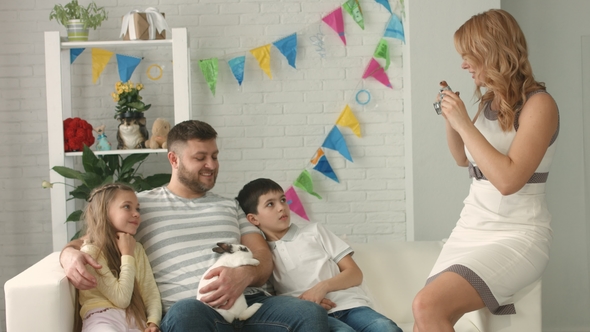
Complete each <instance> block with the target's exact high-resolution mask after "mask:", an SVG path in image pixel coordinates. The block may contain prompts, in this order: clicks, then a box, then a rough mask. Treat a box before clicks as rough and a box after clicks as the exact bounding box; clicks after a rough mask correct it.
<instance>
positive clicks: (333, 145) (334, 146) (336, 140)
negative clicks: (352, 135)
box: [322, 126, 352, 161]
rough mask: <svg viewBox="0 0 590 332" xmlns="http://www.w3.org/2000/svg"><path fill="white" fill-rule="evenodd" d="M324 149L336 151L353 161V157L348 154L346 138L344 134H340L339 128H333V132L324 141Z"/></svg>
mask: <svg viewBox="0 0 590 332" xmlns="http://www.w3.org/2000/svg"><path fill="white" fill-rule="evenodd" d="M322 147H323V148H328V149H331V150H336V151H338V152H340V154H341V155H342V156H343V157H344V158H346V159H348V160H350V161H352V157H351V156H350V152H348V147H347V146H346V141H345V140H344V136H342V133H341V132H340V130H338V127H336V126H334V127H333V128H332V130H331V131H330V133H329V134H328V137H326V140H324V143H323V144H322Z"/></svg>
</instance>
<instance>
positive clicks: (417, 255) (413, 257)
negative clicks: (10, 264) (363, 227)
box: [4, 241, 541, 332]
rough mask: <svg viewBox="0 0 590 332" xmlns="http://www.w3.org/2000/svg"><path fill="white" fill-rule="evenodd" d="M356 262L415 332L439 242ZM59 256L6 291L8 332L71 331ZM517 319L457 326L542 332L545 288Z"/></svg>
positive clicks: (376, 250)
mask: <svg viewBox="0 0 590 332" xmlns="http://www.w3.org/2000/svg"><path fill="white" fill-rule="evenodd" d="M352 247H353V249H354V250H355V254H354V256H353V257H354V259H355V261H356V262H357V263H358V265H359V266H360V267H361V269H362V270H363V273H364V280H365V284H366V286H367V288H368V291H369V293H370V294H371V296H372V297H373V298H374V300H375V305H376V309H377V310H378V311H380V312H381V313H383V314H385V315H386V316H388V317H390V318H391V319H393V320H394V321H395V322H396V323H397V324H398V325H399V326H400V327H401V328H402V329H403V330H404V331H406V332H411V331H412V326H413V316H412V308H411V305H412V300H413V298H414V296H415V295H416V293H417V292H418V290H420V288H422V286H423V285H424V282H425V280H426V277H427V276H428V273H429V272H430V268H431V267H432V265H433V264H434V261H435V260H436V258H437V256H438V253H439V252H440V250H441V248H442V242H439V241H417V242H392V243H371V244H367V243H364V244H352ZM58 257H59V253H57V252H55V253H52V254H50V255H48V256H47V257H45V258H44V259H42V260H41V261H39V262H37V263H36V264H35V265H33V266H32V267H30V268H28V269H27V270H25V271H23V272H22V273H20V274H19V275H17V276H16V277H14V278H12V279H10V280H8V281H7V282H6V284H5V285H4V292H5V299H6V326H7V331H8V332H24V331H44V332H67V331H71V330H72V325H73V318H74V305H73V302H74V291H73V287H72V286H71V285H70V283H69V282H68V280H67V278H66V277H65V275H64V272H63V270H62V268H61V267H60V265H59V262H58ZM515 301H516V302H515V306H516V311H517V314H516V315H509V316H493V315H491V314H490V313H489V311H488V310H487V309H485V308H484V309H482V310H479V311H476V312H472V313H469V314H467V315H465V316H463V318H461V320H460V321H459V322H458V323H457V324H456V325H455V329H456V331H459V332H472V331H473V332H476V331H479V332H488V331H489V332H491V331H494V332H497V331H498V332H499V331H502V332H508V331H514V332H516V331H518V332H522V331H527V332H541V282H540V281H538V282H536V283H534V284H532V285H530V286H529V287H527V288H526V289H524V290H522V291H521V292H520V293H518V294H517V295H516V297H515Z"/></svg>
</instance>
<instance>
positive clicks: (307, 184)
mask: <svg viewBox="0 0 590 332" xmlns="http://www.w3.org/2000/svg"><path fill="white" fill-rule="evenodd" d="M293 184H294V185H295V187H299V188H301V189H303V190H305V191H306V192H307V193H308V194H310V195H313V196H315V197H317V198H318V199H322V196H320V194H318V193H316V192H315V191H313V180H312V179H311V174H309V172H308V171H307V170H303V172H301V174H299V176H298V177H297V180H295V182H293Z"/></svg>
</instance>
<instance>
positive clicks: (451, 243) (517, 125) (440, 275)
mask: <svg viewBox="0 0 590 332" xmlns="http://www.w3.org/2000/svg"><path fill="white" fill-rule="evenodd" d="M454 39H455V48H456V49H457V52H458V53H459V54H460V55H461V57H462V58H463V63H462V64H461V68H463V69H466V70H467V71H469V73H470V74H471V75H472V78H473V80H474V82H475V86H476V90H475V94H476V96H477V97H478V99H479V107H478V112H477V114H476V115H475V117H474V118H473V119H470V117H469V115H468V113H467V110H466V109H465V105H464V103H463V101H462V100H461V98H460V97H459V96H458V94H455V93H453V92H452V91H443V92H442V100H440V101H441V107H442V116H443V118H444V119H445V124H446V132H447V143H448V145H449V149H450V151H451V154H452V155H453V158H455V161H456V162H457V164H458V165H459V166H462V167H469V174H470V176H471V177H473V181H472V183H471V186H470V190H469V195H468V196H467V198H466V199H465V201H464V203H465V206H464V207H463V210H462V211H461V215H460V218H459V221H458V222H457V224H456V226H455V228H454V229H453V231H452V233H451V236H450V237H449V239H448V241H447V242H446V243H445V245H444V247H443V249H442V251H441V254H440V256H439V258H438V260H437V261H436V263H435V265H434V267H433V268H432V271H431V272H430V276H429V278H428V280H427V283H426V286H425V287H424V288H423V289H422V290H421V291H420V292H419V293H418V294H417V295H416V298H415V299H414V303H413V305H412V309H413V312H414V318H415V325H414V332H424V331H427V332H433V331H453V326H454V324H455V323H456V322H457V320H459V318H461V316H462V315H463V314H465V313H467V312H470V311H473V310H477V309H480V308H483V307H487V308H488V309H489V310H490V311H491V312H492V313H493V314H496V315H507V314H514V313H515V310H516V311H518V308H515V307H514V304H513V300H512V296H513V295H514V294H515V293H516V292H518V291H519V290H521V289H522V288H524V287H526V286H527V285H529V284H531V283H533V282H535V281H536V280H538V279H539V278H540V277H541V274H542V273H543V271H544V270H545V267H546V266H547V262H548V260H549V248H550V245H551V239H552V231H551V227H550V221H551V215H550V214H549V211H548V210H547V204H546V202H545V182H546V180H547V175H548V172H549V167H550V165H551V161H552V159H553V154H554V152H555V140H556V138H557V134H558V132H559V114H558V109H557V105H556V103H555V101H554V100H553V98H552V97H551V96H550V95H549V94H548V93H547V92H546V91H545V86H544V84H543V83H541V82H537V81H535V79H534V77H533V72H532V69H531V66H530V63H529V60H528V51H527V45H526V40H525V37H524V34H523V32H522V30H521V29H520V27H519V26H518V23H517V22H516V20H515V19H514V17H512V16H511V15H510V14H509V13H507V12H506V11H503V10H495V9H494V10H489V11H487V12H484V13H481V14H478V15H475V16H473V17H472V18H470V19H469V20H468V21H467V22H465V23H464V24H463V25H462V26H461V27H460V28H459V29H458V30H457V31H456V32H455V36H454ZM482 90H484V91H483V92H482Z"/></svg>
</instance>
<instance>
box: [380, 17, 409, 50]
mask: <svg viewBox="0 0 590 332" xmlns="http://www.w3.org/2000/svg"><path fill="white" fill-rule="evenodd" d="M384 36H385V37H389V38H397V39H399V40H401V41H403V42H404V43H405V42H406V38H405V36H404V25H403V24H402V21H400V19H399V17H397V15H395V14H393V15H391V19H389V23H387V29H385V35H384Z"/></svg>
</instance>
